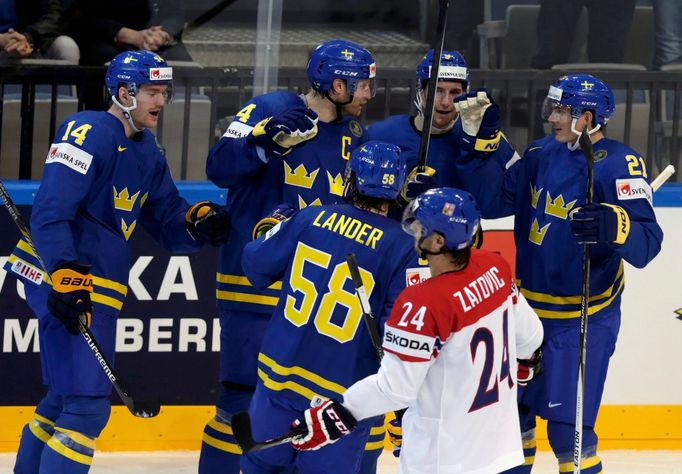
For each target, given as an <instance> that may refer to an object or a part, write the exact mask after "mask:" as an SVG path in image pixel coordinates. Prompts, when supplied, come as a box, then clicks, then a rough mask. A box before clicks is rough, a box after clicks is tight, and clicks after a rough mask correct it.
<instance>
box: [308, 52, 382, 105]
mask: <svg viewBox="0 0 682 474" xmlns="http://www.w3.org/2000/svg"><path fill="white" fill-rule="evenodd" d="M375 76H376V64H375V62H374V57H372V54H371V53H370V52H369V51H367V50H366V49H365V48H363V47H362V46H360V45H359V44H356V43H353V42H352V41H346V40H331V41H326V42H324V43H322V44H321V45H319V46H318V47H317V48H315V50H314V51H313V52H312V54H311V55H310V59H309V60H308V80H309V81H310V85H311V86H312V87H313V89H314V90H316V91H317V92H319V93H321V94H323V95H327V94H328V93H329V91H330V90H331V88H332V82H334V79H343V80H345V81H346V86H347V87H348V91H349V92H350V93H351V94H354V93H355V90H356V89H357V87H358V83H359V82H360V81H362V80H367V79H368V80H369V81H370V84H369V85H370V91H371V93H372V97H374V94H375V93H376V85H375V80H374V78H375Z"/></svg>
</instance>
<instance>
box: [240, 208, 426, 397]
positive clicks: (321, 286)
mask: <svg viewBox="0 0 682 474" xmlns="http://www.w3.org/2000/svg"><path fill="white" fill-rule="evenodd" d="M413 246H414V242H413V239H412V238H410V237H409V236H408V235H407V234H405V233H404V232H403V231H402V229H401V227H400V224H399V223H398V222H396V221H395V220H393V219H390V218H386V217H383V216H380V215H378V214H374V213H372V212H369V211H364V210H360V209H358V208H356V207H354V206H352V205H349V204H341V205H331V206H322V207H309V208H305V209H303V210H302V211H300V212H298V213H297V214H296V215H295V216H293V217H292V218H291V219H289V220H288V221H285V222H283V223H281V224H279V225H278V226H275V227H274V228H272V229H271V230H270V231H269V232H268V233H267V234H265V235H264V236H261V237H260V238H258V239H257V240H254V241H252V242H251V243H249V244H248V245H247V246H246V247H245V249H244V254H243V260H242V262H243V267H244V271H245V273H246V275H247V277H248V278H249V280H250V281H251V282H252V283H253V285H254V286H256V287H265V286H267V285H269V284H271V283H272V282H273V281H276V280H279V279H280V278H281V279H282V282H283V283H282V293H281V297H280V299H279V303H278V305H277V308H276V309H275V312H274V314H273V317H272V319H271V320H270V322H269V324H268V328H267V330H266V334H265V338H264V340H263V345H262V346H261V353H260V355H259V357H258V376H259V379H260V381H259V383H261V384H263V385H264V386H265V387H266V388H267V389H268V390H272V391H275V392H281V395H282V396H284V397H285V398H288V399H289V400H291V402H292V403H293V405H292V406H293V407H296V408H297V409H305V408H306V407H308V406H309V403H310V400H311V399H312V398H313V397H314V396H315V395H319V396H323V397H333V398H338V397H339V395H340V394H342V393H343V392H344V390H345V389H346V388H347V387H349V386H350V385H351V384H353V383H354V382H355V381H357V380H360V379H361V378H363V377H365V376H367V375H370V374H372V373H375V372H376V371H377V369H378V367H379V364H378V361H377V359H376V355H375V353H374V349H373V345H372V342H371V339H370V336H369V333H368V331H367V328H366V327H365V324H364V323H363V318H362V312H361V309H360V304H359V302H358V299H357V296H356V295H355V289H354V286H353V282H352V280H351V277H350V273H349V270H348V265H347V264H346V256H347V255H348V254H349V253H354V254H355V255H356V258H357V262H358V266H359V267H360V269H361V270H360V272H361V275H362V280H363V283H364V286H365V289H366V291H367V293H368V295H369V300H370V305H371V308H372V309H373V311H374V315H375V318H376V320H377V323H378V324H379V327H380V328H383V322H384V321H385V319H386V318H387V317H388V315H389V314H390V309H391V305H392V303H393V301H394V299H395V298H396V297H397V295H398V294H399V293H400V291H401V290H402V289H403V288H404V287H405V286H406V284H407V282H408V281H409V280H411V277H410V275H411V274H412V273H413V272H414V271H415V270H418V269H417V268H415V267H417V264H416V261H417V258H418V256H417V253H416V252H415V251H414V249H413ZM413 283H418V281H414V282H413Z"/></svg>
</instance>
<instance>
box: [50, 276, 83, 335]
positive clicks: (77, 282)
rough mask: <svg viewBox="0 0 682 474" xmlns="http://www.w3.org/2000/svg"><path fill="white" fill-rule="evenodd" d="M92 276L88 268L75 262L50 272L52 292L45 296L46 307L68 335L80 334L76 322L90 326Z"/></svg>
mask: <svg viewBox="0 0 682 474" xmlns="http://www.w3.org/2000/svg"><path fill="white" fill-rule="evenodd" d="M90 293H92V275H90V267H89V266H88V265H82V264H80V263H76V262H67V263H63V264H61V265H59V266H57V268H56V269H55V270H54V272H52V290H51V291H50V294H49V295H48V296H47V307H48V308H49V310H50V312H51V313H52V314H54V315H55V316H56V317H57V319H59V320H60V321H61V322H62V324H63V325H64V327H65V328H66V330H67V331H69V333H71V334H73V335H77V334H79V333H80V329H79V328H78V322H79V321H80V317H81V315H85V317H84V320H83V321H82V322H83V324H85V325H86V326H90V320H91V318H92V301H91V300H90Z"/></svg>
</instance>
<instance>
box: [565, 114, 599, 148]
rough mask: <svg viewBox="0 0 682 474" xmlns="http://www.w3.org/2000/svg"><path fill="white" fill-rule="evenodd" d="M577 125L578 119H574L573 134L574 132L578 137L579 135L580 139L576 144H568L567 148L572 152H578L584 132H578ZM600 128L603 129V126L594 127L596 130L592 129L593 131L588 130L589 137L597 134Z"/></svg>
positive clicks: (572, 122) (572, 124)
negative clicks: (581, 135)
mask: <svg viewBox="0 0 682 474" xmlns="http://www.w3.org/2000/svg"><path fill="white" fill-rule="evenodd" d="M577 123H578V119H577V118H574V119H573V120H572V121H571V132H573V133H575V134H576V135H578V138H577V139H576V141H575V142H574V143H571V142H568V143H566V146H567V147H568V149H569V150H571V151H575V150H577V149H578V148H579V147H580V134H581V133H582V132H579V131H578V130H576V128H575V124H577ZM600 128H601V125H599V124H597V126H596V127H594V128H593V129H591V130H588V131H587V134H588V135H592V134H593V133H595V132H596V131H598V130H599V129H600Z"/></svg>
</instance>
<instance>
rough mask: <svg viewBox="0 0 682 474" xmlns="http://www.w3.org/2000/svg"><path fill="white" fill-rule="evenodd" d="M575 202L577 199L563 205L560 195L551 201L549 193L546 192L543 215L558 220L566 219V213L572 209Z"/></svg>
mask: <svg viewBox="0 0 682 474" xmlns="http://www.w3.org/2000/svg"><path fill="white" fill-rule="evenodd" d="M576 201H577V199H576V200H573V201H571V202H569V203H568V204H564V197H563V196H562V195H561V194H559V196H557V197H556V198H555V199H554V200H552V196H550V194H549V191H547V200H546V202H545V214H548V215H550V216H554V217H558V218H559V219H566V217H567V216H568V211H570V210H571V209H572V208H573V206H574V205H575V203H576Z"/></svg>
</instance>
